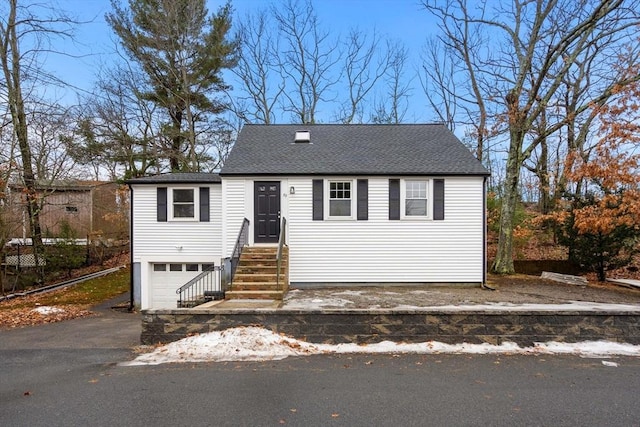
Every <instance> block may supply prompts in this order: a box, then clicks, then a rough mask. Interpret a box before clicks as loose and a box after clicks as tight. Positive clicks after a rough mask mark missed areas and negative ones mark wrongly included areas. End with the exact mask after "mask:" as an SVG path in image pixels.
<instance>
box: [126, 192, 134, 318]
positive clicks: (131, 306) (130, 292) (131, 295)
mask: <svg viewBox="0 0 640 427" xmlns="http://www.w3.org/2000/svg"><path fill="white" fill-rule="evenodd" d="M127 186H128V187H129V312H133V307H134V298H133V288H134V286H133V187H131V184H127Z"/></svg>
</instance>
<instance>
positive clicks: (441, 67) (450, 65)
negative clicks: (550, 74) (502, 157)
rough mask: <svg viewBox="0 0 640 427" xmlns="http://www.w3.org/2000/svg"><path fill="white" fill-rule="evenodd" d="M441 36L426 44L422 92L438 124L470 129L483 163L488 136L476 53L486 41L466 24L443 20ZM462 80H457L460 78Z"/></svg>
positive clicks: (485, 109)
mask: <svg viewBox="0 0 640 427" xmlns="http://www.w3.org/2000/svg"><path fill="white" fill-rule="evenodd" d="M441 29H442V30H443V34H442V35H440V36H438V37H434V38H432V39H430V40H428V41H427V44H426V46H425V49H424V52H423V63H422V71H423V73H422V74H420V75H421V79H420V81H421V83H422V88H423V89H424V93H425V95H426V97H427V100H428V102H429V104H430V105H431V107H432V108H433V110H434V111H436V112H437V114H438V115H439V118H440V120H441V121H443V122H444V123H446V124H447V125H448V127H449V128H450V129H451V130H452V131H454V130H455V127H456V123H458V124H460V125H462V126H464V127H466V128H467V129H472V130H471V131H469V134H470V136H471V138H472V139H473V141H474V151H475V154H476V158H477V159H478V160H480V161H483V160H484V150H485V141H486V140H487V138H488V136H489V132H490V130H489V129H488V112H487V105H486V101H485V98H484V96H485V94H486V90H483V88H482V87H481V84H482V82H481V81H480V76H478V74H479V73H480V70H479V69H478V68H477V67H478V65H479V60H478V59H477V55H478V53H479V52H480V51H481V50H480V49H481V47H482V44H483V43H484V42H485V40H484V39H483V38H482V35H481V34H480V33H479V32H478V31H477V30H475V29H474V28H472V26H471V25H470V23H469V22H468V21H465V20H463V21H462V22H458V21H453V20H443V21H442V22H441ZM460 74H463V75H464V76H465V77H464V78H462V79H460V78H459V75H460Z"/></svg>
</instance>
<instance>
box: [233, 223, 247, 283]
mask: <svg viewBox="0 0 640 427" xmlns="http://www.w3.org/2000/svg"><path fill="white" fill-rule="evenodd" d="M248 243H249V220H248V219H247V218H245V219H244V220H243V221H242V226H241V227H240V232H239V233H238V238H237V239H236V245H235V246H234V247H233V253H232V254H231V272H230V274H229V285H230V286H232V285H233V276H234V275H235V274H236V269H237V268H238V263H239V262H240V255H242V249H243V248H244V247H245V246H247V244H248Z"/></svg>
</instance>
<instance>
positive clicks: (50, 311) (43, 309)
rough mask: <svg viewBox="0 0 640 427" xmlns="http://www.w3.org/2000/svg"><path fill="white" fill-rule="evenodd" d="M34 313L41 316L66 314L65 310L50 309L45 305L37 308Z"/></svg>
mask: <svg viewBox="0 0 640 427" xmlns="http://www.w3.org/2000/svg"><path fill="white" fill-rule="evenodd" d="M33 311H35V312H37V313H40V314H44V315H47V314H56V313H64V310H63V309H61V308H58V307H50V306H48V305H43V306H40V307H36V308H34V309H33Z"/></svg>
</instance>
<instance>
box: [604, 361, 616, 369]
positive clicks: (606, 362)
mask: <svg viewBox="0 0 640 427" xmlns="http://www.w3.org/2000/svg"><path fill="white" fill-rule="evenodd" d="M602 364H603V365H604V366H611V367H612V368H617V367H618V364H617V363H616V362H611V361H609V360H603V361H602Z"/></svg>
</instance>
